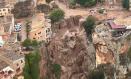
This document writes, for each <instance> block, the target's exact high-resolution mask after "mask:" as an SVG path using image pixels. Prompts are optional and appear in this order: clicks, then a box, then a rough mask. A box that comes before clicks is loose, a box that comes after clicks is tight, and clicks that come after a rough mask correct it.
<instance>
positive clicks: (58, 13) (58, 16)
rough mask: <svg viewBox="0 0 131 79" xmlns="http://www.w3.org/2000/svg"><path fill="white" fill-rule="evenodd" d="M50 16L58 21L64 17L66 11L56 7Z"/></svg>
mask: <svg viewBox="0 0 131 79" xmlns="http://www.w3.org/2000/svg"><path fill="white" fill-rule="evenodd" d="M49 18H50V19H51V21H52V22H58V21H60V20H61V19H63V18H64V11H62V10H61V9H54V10H53V11H52V12H51V13H50V15H49Z"/></svg>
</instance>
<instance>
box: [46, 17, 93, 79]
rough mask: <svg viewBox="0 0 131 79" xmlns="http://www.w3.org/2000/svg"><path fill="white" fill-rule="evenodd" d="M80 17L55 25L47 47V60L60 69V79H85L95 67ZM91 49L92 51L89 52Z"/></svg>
mask: <svg viewBox="0 0 131 79" xmlns="http://www.w3.org/2000/svg"><path fill="white" fill-rule="evenodd" d="M79 20H80V16H75V17H70V18H67V19H65V20H63V21H62V22H60V23H57V24H55V25H54V26H55V27H58V28H57V29H56V28H55V29H54V30H55V32H56V33H54V35H53V38H52V40H51V42H50V44H49V45H48V46H47V49H48V54H49V58H50V60H51V61H52V62H53V63H57V64H60V65H61V67H62V74H61V79H86V75H88V71H89V70H91V69H93V68H94V67H95V50H94V49H93V48H90V50H88V48H89V47H92V45H91V44H87V39H86V35H85V32H84V30H83V29H82V27H80V22H79ZM91 49H92V50H91Z"/></svg>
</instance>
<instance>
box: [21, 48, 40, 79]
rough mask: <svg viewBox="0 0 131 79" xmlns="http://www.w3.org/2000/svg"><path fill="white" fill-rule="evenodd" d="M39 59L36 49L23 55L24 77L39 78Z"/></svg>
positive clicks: (27, 78)
mask: <svg viewBox="0 0 131 79" xmlns="http://www.w3.org/2000/svg"><path fill="white" fill-rule="evenodd" d="M39 61H40V55H39V51H38V50H35V51H34V52H32V53H29V54H27V55H26V56H25V67H24V69H23V73H24V79H40V76H39V75H40V69H39Z"/></svg>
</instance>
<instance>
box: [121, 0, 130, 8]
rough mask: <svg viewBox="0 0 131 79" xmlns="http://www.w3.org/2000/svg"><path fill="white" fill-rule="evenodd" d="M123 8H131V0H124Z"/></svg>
mask: <svg viewBox="0 0 131 79" xmlns="http://www.w3.org/2000/svg"><path fill="white" fill-rule="evenodd" d="M122 4H123V8H126V9H127V10H129V8H130V1H129V0H122Z"/></svg>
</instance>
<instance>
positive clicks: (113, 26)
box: [108, 21, 125, 29]
mask: <svg viewBox="0 0 131 79" xmlns="http://www.w3.org/2000/svg"><path fill="white" fill-rule="evenodd" d="M108 23H109V25H110V26H111V28H112V29H121V28H125V27H123V26H122V25H116V24H115V23H114V22H112V21H108Z"/></svg>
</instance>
